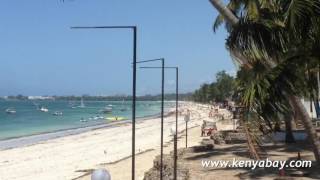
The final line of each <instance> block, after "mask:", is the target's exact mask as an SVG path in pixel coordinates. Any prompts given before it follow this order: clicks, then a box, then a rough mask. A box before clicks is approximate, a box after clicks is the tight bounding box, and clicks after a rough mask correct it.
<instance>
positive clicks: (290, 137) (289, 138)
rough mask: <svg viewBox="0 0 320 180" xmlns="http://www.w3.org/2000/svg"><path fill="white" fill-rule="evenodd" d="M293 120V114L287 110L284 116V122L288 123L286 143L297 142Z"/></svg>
mask: <svg viewBox="0 0 320 180" xmlns="http://www.w3.org/2000/svg"><path fill="white" fill-rule="evenodd" d="M292 120H293V115H292V114H291V113H290V112H287V113H286V114H285V116H284V122H285V125H286V143H295V142H296V141H295V139H294V136H293V133H292Z"/></svg>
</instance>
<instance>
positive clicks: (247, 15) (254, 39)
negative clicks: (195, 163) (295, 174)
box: [210, 0, 320, 163]
mask: <svg viewBox="0 0 320 180" xmlns="http://www.w3.org/2000/svg"><path fill="white" fill-rule="evenodd" d="M210 2H211V3H212V5H213V6H214V7H215V8H216V9H217V10H218V11H219V13H220V16H219V17H218V18H217V20H216V22H215V28H216V27H217V26H218V25H220V24H221V23H222V22H223V21H226V22H227V27H228V31H229V32H230V36H229V38H228V40H227V46H228V48H229V50H230V52H231V54H232V56H233V57H234V58H235V59H236V60H237V61H238V62H239V63H240V64H241V65H245V66H246V67H249V68H250V67H252V64H253V63H254V62H256V61H261V62H262V63H264V65H265V66H266V67H268V68H270V69H272V68H276V67H277V66H278V65H279V63H281V61H282V59H285V60H289V59H290V60H296V61H297V60H302V61H300V64H301V62H302V63H304V64H305V63H306V62H312V61H309V60H310V59H317V60H318V64H319V57H320V56H319V55H318V54H316V53H314V54H312V53H311V54H310V52H309V50H310V47H311V48H315V49H318V48H319V47H318V46H319V45H317V46H316V45H314V44H316V43H314V42H313V41H317V40H319V36H320V33H319V27H318V24H319V19H318V18H310V17H317V16H315V15H314V13H319V12H316V11H319V6H318V5H319V4H318V3H319V2H317V1H316V0H314V1H312V0H305V1H301V0H299V1H297V0H291V1H290V0H288V1H263V0H261V1H250V0H243V1H241V0H240V1H235V0H231V1H230V4H228V7H225V6H224V5H223V4H222V2H221V1H220V0H210ZM283 7H285V8H283ZM283 9H285V11H283ZM241 14H242V15H243V16H242V17H241V18H238V17H237V16H241ZM317 15H318V16H319V14H317ZM317 23H318V24H317ZM297 27H306V28H297ZM306 36H307V37H306ZM292 37H295V38H292ZM310 37H311V38H310ZM317 37H318V38H317ZM306 38H307V39H310V40H311V41H309V42H308V41H306V40H305V39H306ZM293 39H294V41H293ZM302 42H303V43H302ZM319 49H320V48H319ZM319 49H318V50H319ZM292 52H295V53H296V52H299V53H297V54H294V55H293V56H291V57H286V56H289V55H291V54H292ZM306 52H307V54H308V55H309V56H308V57H310V58H308V59H306V58H305V56H306ZM317 52H319V51H317ZM315 62H317V61H315ZM248 64H249V65H248ZM299 68H301V67H299ZM285 77H286V78H288V76H285ZM289 78H290V77H289ZM285 81H289V80H288V79H285ZM291 82H292V81H291ZM282 94H283V95H284V96H285V97H286V99H287V101H288V102H289V103H290V104H291V105H292V107H293V108H294V111H295V112H296V113H298V114H299V115H300V117H301V121H302V122H303V124H304V127H305V129H306V131H307V133H308V137H309V140H310V143H311V145H312V147H313V152H314V155H315V159H316V160H317V162H318V163H319V162H320V143H319V140H318V136H317V133H316V131H315V128H314V127H313V125H312V121H311V119H310V117H309V115H308V113H307V111H306V109H305V108H304V106H303V104H302V102H301V100H300V98H299V97H298V96H297V93H296V92H295V91H293V89H292V88H291V89H290V88H288V89H286V91H283V90H282Z"/></svg>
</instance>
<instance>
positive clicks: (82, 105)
mask: <svg viewBox="0 0 320 180" xmlns="http://www.w3.org/2000/svg"><path fill="white" fill-rule="evenodd" d="M85 107H86V106H85V105H84V102H83V98H81V104H80V106H79V108H85Z"/></svg>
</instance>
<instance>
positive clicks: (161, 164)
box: [160, 59, 164, 180]
mask: <svg viewBox="0 0 320 180" xmlns="http://www.w3.org/2000/svg"><path fill="white" fill-rule="evenodd" d="M163 111H164V59H162V82H161V150H160V158H161V160H160V180H162V175H163V172H162V171H163Z"/></svg>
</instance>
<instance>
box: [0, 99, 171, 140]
mask: <svg viewBox="0 0 320 180" xmlns="http://www.w3.org/2000/svg"><path fill="white" fill-rule="evenodd" d="M73 103H74V105H76V106H79V105H80V102H73ZM35 104H39V106H44V107H46V108H48V109H49V112H41V111H39V110H37V107H36V105H35ZM84 104H85V107H84V108H80V107H77V108H71V105H70V102H68V101H53V100H42V101H17V100H6V101H4V100H0V140H3V139H8V138H14V137H21V136H28V135H33V134H40V133H46V132H53V131H59V130H65V129H71V128H80V127H86V126H93V125H98V124H105V123H108V122H110V121H109V120H106V119H105V118H106V117H114V116H120V117H124V118H125V119H131V102H130V101H127V102H122V101H108V102H106V101H84ZM160 105H161V104H160V102H158V101H138V102H137V105H136V109H137V111H136V112H137V113H136V116H137V117H146V116H152V115H156V114H159V113H160ZM171 105H172V104H171V103H169V102H166V103H165V107H166V108H168V107H169V106H171ZM106 106H109V107H112V113H110V114H103V113H101V112H100V110H101V109H103V108H104V107H106ZM9 107H10V108H14V109H15V110H16V111H17V112H16V114H7V113H6V112H5V110H6V109H7V108H9ZM121 109H125V111H121ZM55 111H61V112H62V113H63V115H62V116H54V115H52V113H54V112H55ZM97 116H100V117H101V118H100V119H98V118H97ZM102 117H103V118H104V119H102Z"/></svg>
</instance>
